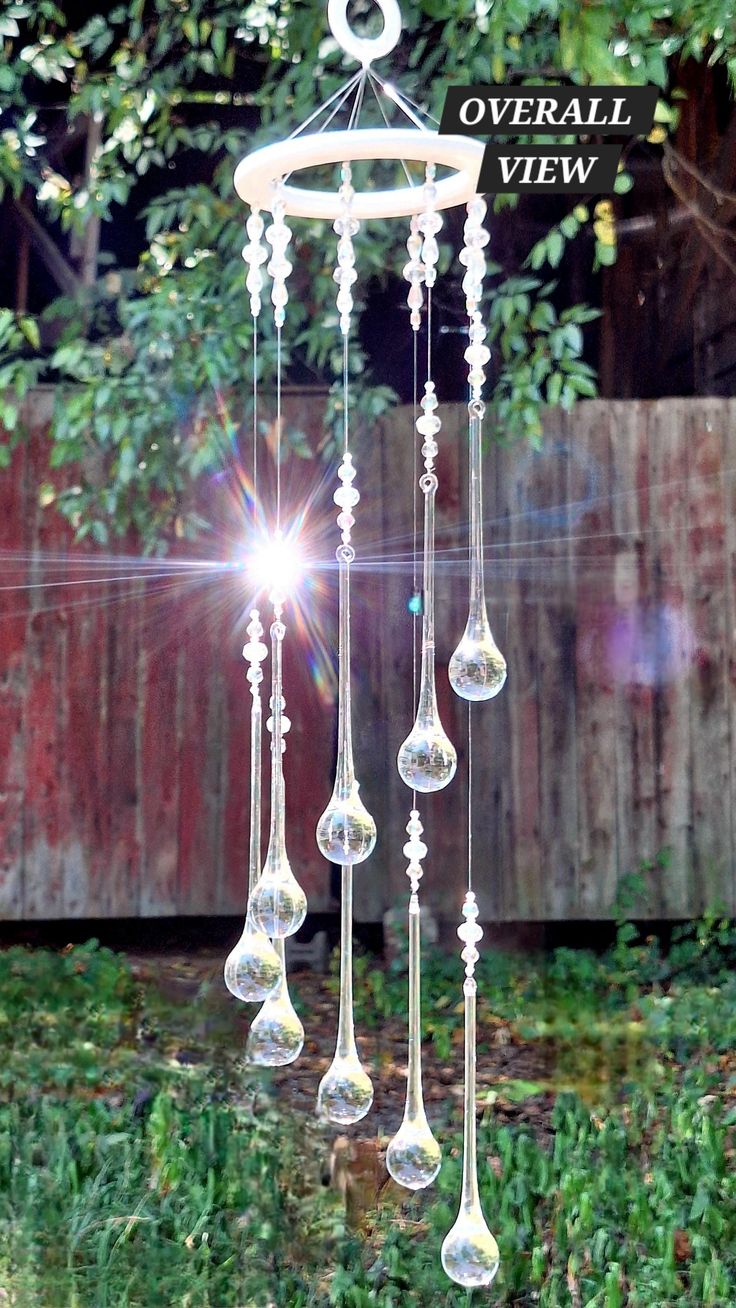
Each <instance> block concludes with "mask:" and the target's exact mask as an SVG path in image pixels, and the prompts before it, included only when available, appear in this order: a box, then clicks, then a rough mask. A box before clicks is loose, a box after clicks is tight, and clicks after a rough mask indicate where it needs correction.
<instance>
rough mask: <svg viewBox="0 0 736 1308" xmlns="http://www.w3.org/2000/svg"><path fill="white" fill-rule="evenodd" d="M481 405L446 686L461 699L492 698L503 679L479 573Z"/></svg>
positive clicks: (472, 407)
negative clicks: (463, 616) (466, 591)
mask: <svg viewBox="0 0 736 1308" xmlns="http://www.w3.org/2000/svg"><path fill="white" fill-rule="evenodd" d="M484 413H485V405H484V404H483V403H482V402H481V401H480V400H471V402H470V404H469V405H468V414H469V419H470V422H469V429H470V606H469V610H468V620H467V623H466V624H465V631H464V632H463V636H462V639H461V641H460V644H459V645H458V647H457V649H456V650H455V652H454V654H453V655H452V658H451V659H450V666H449V677H450V685H451V686H452V689H453V690H454V691H455V694H456V695H459V696H460V697H461V699H468V700H481V699H493V698H494V696H495V695H497V694H498V692H499V691H500V690H501V689H502V687H503V684H504V682H505V681H506V660H505V659H504V657H503V654H502V653H501V651H500V650H499V648H498V646H497V645H496V642H495V640H494V639H493V633H492V631H491V627H490V623H489V621H488V611H487V608H486V596H485V579H484V573H483V482H482V452H481V423H482V420H483V415H484Z"/></svg>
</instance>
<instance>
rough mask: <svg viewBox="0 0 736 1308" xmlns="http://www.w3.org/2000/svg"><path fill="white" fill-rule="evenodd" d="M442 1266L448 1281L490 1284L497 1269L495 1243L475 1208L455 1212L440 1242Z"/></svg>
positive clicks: (498, 1258)
mask: <svg viewBox="0 0 736 1308" xmlns="http://www.w3.org/2000/svg"><path fill="white" fill-rule="evenodd" d="M441 1257H442V1266H443V1268H444V1269H445V1272H446V1274H447V1275H448V1276H449V1277H450V1280H451V1281H455V1282H456V1284H457V1285H464V1286H467V1287H468V1288H471V1287H472V1286H478V1285H490V1284H491V1281H492V1280H493V1279H494V1277H495V1275H496V1272H497V1271H498V1264H499V1261H500V1256H499V1252H498V1245H497V1244H496V1241H495V1239H494V1238H493V1236H492V1235H491V1232H490V1231H489V1230H488V1227H487V1226H486V1224H485V1221H484V1220H483V1215H482V1213H481V1212H480V1210H479V1209H477V1208H476V1209H474V1210H473V1211H471V1212H465V1211H463V1209H461V1210H460V1212H459V1214H458V1218H457V1221H456V1222H455V1225H454V1226H453V1227H452V1229H451V1230H450V1231H448V1233H447V1235H446V1236H445V1238H444V1240H443V1242H442V1253H441Z"/></svg>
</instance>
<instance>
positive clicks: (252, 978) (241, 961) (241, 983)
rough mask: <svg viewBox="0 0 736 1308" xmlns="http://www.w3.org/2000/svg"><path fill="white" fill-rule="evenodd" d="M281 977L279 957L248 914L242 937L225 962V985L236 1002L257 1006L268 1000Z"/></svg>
mask: <svg viewBox="0 0 736 1308" xmlns="http://www.w3.org/2000/svg"><path fill="white" fill-rule="evenodd" d="M280 976H281V964H280V962H279V957H278V954H277V953H276V950H275V949H274V947H273V945H272V944H271V941H270V940H269V938H268V936H265V935H264V934H263V932H262V931H259V930H258V929H257V928H256V926H255V925H254V923H253V921H252V918H251V914H250V912H249V913H248V915H247V917H246V921H245V929H244V931H243V934H242V936H241V937H240V939H239V941H238V943H237V944H236V945H235V946H234V948H233V949H231V950H230V953H229V954H228V956H227V958H226V959H225V985H226V986H227V988H228V990H229V991H230V994H231V995H234V997H235V998H236V999H242V1000H244V1001H245V1002H246V1003H256V1002H260V1001H262V1000H264V999H266V998H268V996H269V995H270V993H271V991H272V990H273V989H274V986H276V985H278V982H279V977H280Z"/></svg>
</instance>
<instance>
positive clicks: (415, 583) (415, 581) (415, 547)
mask: <svg viewBox="0 0 736 1308" xmlns="http://www.w3.org/2000/svg"><path fill="white" fill-rule="evenodd" d="M417 336H418V334H417V332H412V340H413V343H414V405H413V408H414V413H413V419H412V421H413V423H414V441H413V460H412V537H411V539H412V556H413V558H412V563H413V570H412V596H413V598H414V601H415V603H414V608H413V609H412V618H411V711H412V713H416V709H417V678H418V670H417V649H418V635H419V614H418V612H417V609H416V596H417V595H418V593H419V533H418V528H417V522H418V513H417V504H418V482H419V437H418V433H417V430H416V427H417V417H418V416H419V360H418V354H419V351H418V344H419V342H418V339H417ZM411 806H412V808H416V806H417V792H416V790H414V789H412V792H411Z"/></svg>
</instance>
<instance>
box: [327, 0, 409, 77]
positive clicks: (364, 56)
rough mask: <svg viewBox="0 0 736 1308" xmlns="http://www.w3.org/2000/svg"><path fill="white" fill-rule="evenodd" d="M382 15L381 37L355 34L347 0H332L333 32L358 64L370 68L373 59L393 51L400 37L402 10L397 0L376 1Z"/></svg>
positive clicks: (329, 3)
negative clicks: (350, 22)
mask: <svg viewBox="0 0 736 1308" xmlns="http://www.w3.org/2000/svg"><path fill="white" fill-rule="evenodd" d="M376 4H377V5H378V8H379V9H380V11H381V13H382V15H383V31H382V32H381V35H380V36H373V37H361V36H356V35H355V33H354V32H353V31H352V29H351V28H350V26H349V24H348V5H347V0H329V2H328V5H327V21H328V23H329V24H330V29H331V31H332V35H333V36H334V38H335V40H336V41H337V43H338V45H340V46H342V48H343V50H344V51H345V53H346V54H349V55H352V56H353V59H357V61H358V63H359V64H362V65H363V67H364V68H368V67H369V66H370V64H371V63H372V62H373V60H374V59H382V58H383V56H384V55H387V54H390V53H391V51H392V50H393V48H394V46H395V45H396V44H397V43H398V40H399V37H400V36H401V10H400V9H399V6H398V4H397V3H396V0H376Z"/></svg>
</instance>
